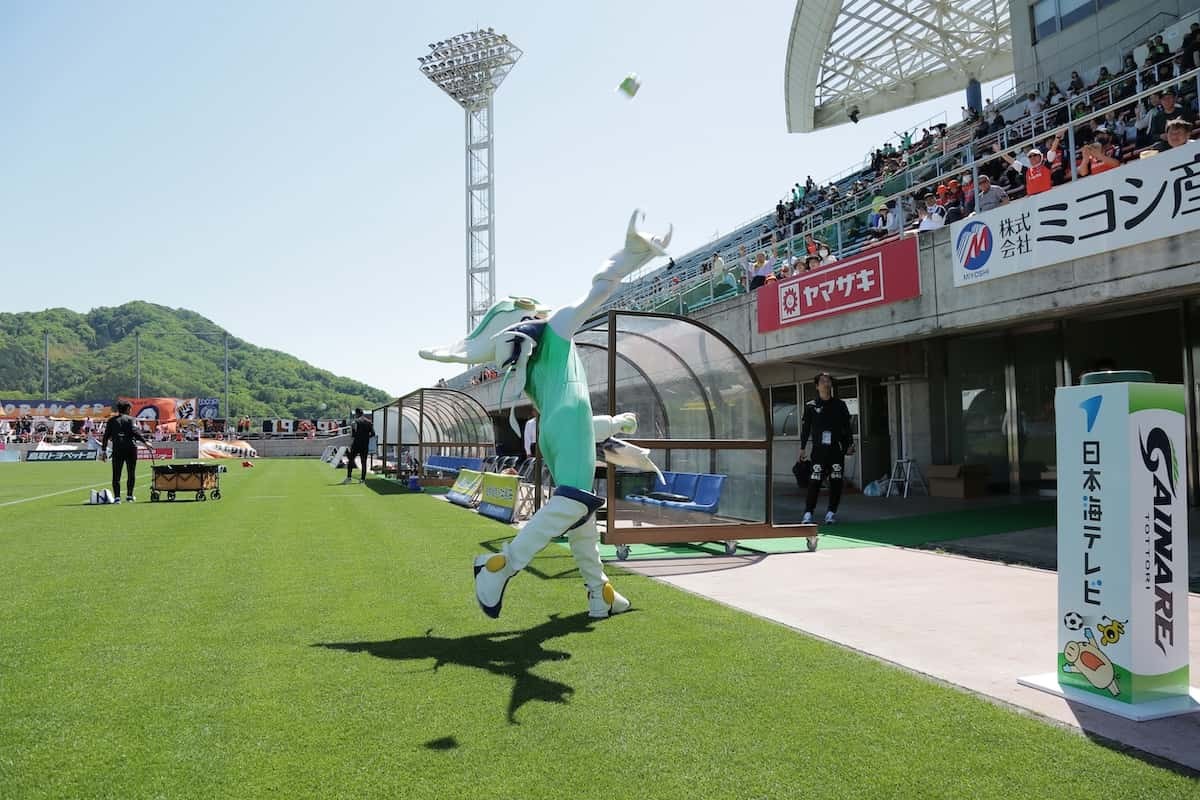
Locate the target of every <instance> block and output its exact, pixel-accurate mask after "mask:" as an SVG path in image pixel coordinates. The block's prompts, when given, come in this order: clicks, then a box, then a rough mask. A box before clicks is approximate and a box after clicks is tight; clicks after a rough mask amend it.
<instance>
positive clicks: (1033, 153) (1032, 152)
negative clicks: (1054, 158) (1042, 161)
mask: <svg viewBox="0 0 1200 800" xmlns="http://www.w3.org/2000/svg"><path fill="white" fill-rule="evenodd" d="M1029 156H1030V157H1033V156H1038V157H1041V156H1042V151H1041V150H1038V149H1037V148H1036V147H1035V148H1033V149H1032V150H1030V151H1029Z"/></svg>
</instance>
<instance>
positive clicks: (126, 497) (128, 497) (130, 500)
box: [125, 494, 133, 503]
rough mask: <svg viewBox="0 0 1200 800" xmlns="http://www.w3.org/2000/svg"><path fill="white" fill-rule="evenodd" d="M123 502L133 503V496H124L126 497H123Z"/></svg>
mask: <svg viewBox="0 0 1200 800" xmlns="http://www.w3.org/2000/svg"><path fill="white" fill-rule="evenodd" d="M125 502H126V503H132V502H133V495H131V494H130V495H126V496H125Z"/></svg>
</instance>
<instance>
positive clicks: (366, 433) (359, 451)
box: [342, 408, 375, 485]
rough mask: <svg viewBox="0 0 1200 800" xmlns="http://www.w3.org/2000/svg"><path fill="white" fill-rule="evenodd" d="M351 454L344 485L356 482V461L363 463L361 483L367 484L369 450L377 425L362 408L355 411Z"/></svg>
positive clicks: (351, 428) (351, 427) (347, 459)
mask: <svg viewBox="0 0 1200 800" xmlns="http://www.w3.org/2000/svg"><path fill="white" fill-rule="evenodd" d="M350 436H351V437H352V439H351V443H350V452H349V453H347V454H346V480H344V481H342V484H343V485H344V484H347V483H351V482H353V481H354V459H355V457H358V459H359V460H360V461H361V462H362V477H360V478H359V479H358V482H359V483H366V482H367V450H368V447H369V446H370V443H371V439H373V438H374V437H375V423H373V422H372V421H371V418H370V417H368V416H366V415H365V414H364V413H363V410H362V409H361V408H356V409H354V422H351V423H350Z"/></svg>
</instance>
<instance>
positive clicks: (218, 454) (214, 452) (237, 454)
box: [199, 437, 258, 458]
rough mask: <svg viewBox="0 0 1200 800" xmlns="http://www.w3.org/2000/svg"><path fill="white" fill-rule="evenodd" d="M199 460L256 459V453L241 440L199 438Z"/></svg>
mask: <svg viewBox="0 0 1200 800" xmlns="http://www.w3.org/2000/svg"><path fill="white" fill-rule="evenodd" d="M199 442H200V449H199V457H200V458H258V451H257V450H255V449H254V448H253V447H251V446H250V445H248V444H246V443H245V442H244V441H242V440H241V439H224V440H221V439H205V438H204V437H200V440H199Z"/></svg>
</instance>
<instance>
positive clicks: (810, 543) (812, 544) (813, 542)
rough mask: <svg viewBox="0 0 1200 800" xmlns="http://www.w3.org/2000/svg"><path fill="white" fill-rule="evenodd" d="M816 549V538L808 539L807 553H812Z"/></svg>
mask: <svg viewBox="0 0 1200 800" xmlns="http://www.w3.org/2000/svg"><path fill="white" fill-rule="evenodd" d="M816 549H817V537H816V536H810V537H808V552H810V553H811V552H812V551H814V550H816Z"/></svg>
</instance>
